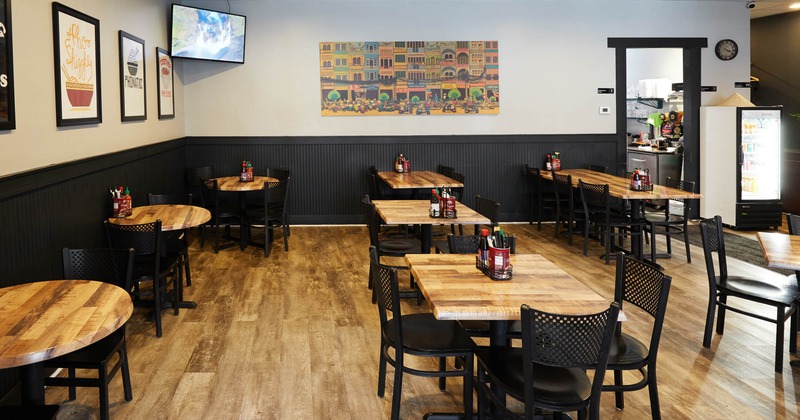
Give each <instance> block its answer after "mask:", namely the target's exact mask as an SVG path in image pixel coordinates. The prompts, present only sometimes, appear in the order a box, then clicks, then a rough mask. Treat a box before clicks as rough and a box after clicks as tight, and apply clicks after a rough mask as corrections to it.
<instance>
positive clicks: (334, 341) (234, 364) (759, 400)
mask: <svg viewBox="0 0 800 420" xmlns="http://www.w3.org/2000/svg"><path fill="white" fill-rule="evenodd" d="M503 228H504V229H505V230H506V231H507V232H509V233H511V234H515V235H517V237H518V241H517V252H518V253H541V254H543V255H545V256H546V257H547V258H549V259H550V260H551V261H553V262H555V263H556V264H557V265H559V266H560V267H562V268H563V269H564V270H566V271H567V272H569V273H570V274H572V275H573V276H574V277H576V278H578V279H579V280H581V281H583V282H584V283H585V284H587V285H588V286H589V287H591V288H592V289H594V290H595V291H597V292H598V293H600V294H601V295H603V296H608V297H609V299H611V298H612V297H613V289H614V264H613V263H612V264H611V265H608V266H607V265H605V264H604V263H603V261H602V260H600V259H598V258H597V256H598V255H599V254H601V252H602V249H601V247H600V246H599V245H597V244H596V243H593V244H591V246H590V248H589V256H588V257H585V256H583V255H582V253H581V250H582V248H581V240H580V238H578V237H576V238H575V242H574V245H573V246H569V245H567V243H566V240H565V239H564V238H562V239H559V240H555V241H554V240H553V239H552V229H553V225H545V226H544V227H543V229H542V231H541V232H537V231H536V229H535V226H529V225H527V224H525V225H516V224H515V225H507V226H503ZM193 235H194V232H193ZM192 238H193V242H192V274H193V285H192V286H191V287H189V288H187V289H186V298H188V299H192V300H195V301H197V303H198V307H197V309H195V310H181V312H180V315H178V316H174V315H172V312H171V311H164V336H163V337H162V338H156V336H155V329H154V326H153V323H152V322H151V321H149V320H148V319H147V312H146V311H145V310H144V309H141V308H137V309H136V311H135V312H134V316H133V318H131V320H130V321H129V324H128V325H129V326H128V350H129V354H130V368H131V376H132V382H133V396H134V399H133V401H131V402H125V400H124V398H123V393H122V387H121V380H120V379H119V378H115V380H114V381H113V383H112V387H111V392H110V401H111V414H112V417H113V418H134V419H145V418H148V419H149V418H158V419H161V418H207V419H238V418H241V419H272V418H274V419H348V418H352V419H382V418H388V415H389V411H390V405H391V372H392V370H391V368H390V369H389V373H390V374H389V378H388V381H389V384H388V386H387V395H386V397H385V398H383V399H381V398H378V397H377V395H376V386H377V372H378V346H379V325H378V314H377V310H376V307H375V306H374V305H373V304H372V303H370V292H369V291H368V290H367V287H366V284H367V270H368V264H367V262H368V259H367V247H368V238H367V231H366V228H365V227H360V226H346V227H293V228H292V236H291V238H290V247H291V250H290V251H289V252H284V251H283V249H282V241H281V240H280V239H281V238H280V235H278V240H277V241H276V242H275V244H274V245H273V248H272V255H271V256H270V257H269V258H264V256H263V251H262V250H260V249H257V248H253V247H250V248H248V249H247V250H246V251H245V252H240V251H239V250H238V248H230V249H227V250H224V251H221V252H220V253H219V254H214V253H213V252H212V251H211V250H210V247H209V244H208V243H207V244H206V247H205V249H200V247H199V241H198V240H197V238H196V236H192ZM673 250H674V251H675V258H673V259H671V260H663V261H659V262H661V263H662V264H663V265H664V267H665V271H666V272H667V273H668V274H670V275H672V276H673V283H672V291H671V296H670V300H669V307H668V310H667V315H666V321H665V326H664V333H663V337H662V341H661V348H660V351H659V360H658V361H659V369H658V373H659V378H658V383H659V393H660V396H661V407H662V414H663V416H664V418H667V419H681V418H702V419H721V418H746V419H753V418H778V419H782V418H798V416H800V410H799V409H798V396H799V395H800V369H794V370H793V369H792V368H791V367H790V366H789V360H790V357H789V354H788V338H787V343H786V345H785V349H786V353H785V354H786V356H785V358H784V371H783V374H782V375H781V374H776V373H774V371H773V354H774V337H775V333H774V328H773V327H772V326H771V324H767V323H765V322H760V321H757V320H753V319H751V318H747V317H744V316H741V315H738V314H734V313H730V314H729V315H728V317H727V322H726V329H725V335H724V337H723V336H720V335H715V336H714V339H713V341H712V347H711V349H704V348H703V347H702V345H701V343H702V336H703V331H702V330H703V319H704V316H705V308H706V303H707V293H708V286H707V279H706V273H705V265H704V262H703V256H702V251H701V250H700V249H698V248H693V249H692V257H693V263H692V264H687V263H686V259H685V253H684V252H683V246H682V244H679V245H675V246H674V247H673ZM729 264H730V266H731V269H732V270H743V271H747V272H750V273H752V274H756V275H757V274H758V273H763V272H764V271H765V270H763V269H761V268H757V267H754V266H751V265H748V264H744V263H739V262H738V261H730V263H729ZM626 309H628V308H627V307H626ZM403 310H404V311H406V312H413V311H425V310H427V308H426V307H425V305H424V304H423V305H422V306H419V307H418V306H416V305H414V304H412V303H410V302H409V303H407V304H405V303H404V307H403ZM628 310H629V309H628ZM771 312H772V311H769V313H771ZM630 316H631V318H632V319H631V320H630V321H628V322H626V325H625V328H626V330H627V331H628V332H632V333H633V334H635V335H640V336H642V337H647V336H648V334H649V324H647V323H645V322H642V321H641V319H642V318H640V321H637V320H636V317H635V313H631V314H630ZM787 328H788V325H787ZM787 335H788V334H787ZM647 340H649V339H647V338H643V341H645V342H648V341H647ZM794 358H795V357H794V356H792V359H794ZM419 363H421V362H417V364H419ZM608 376H609V377H610V376H611V375H608ZM403 386H404V388H403V400H402V408H401V411H400V412H401V417H402V418H404V419H420V418H422V416H423V415H424V414H425V413H426V412H429V411H442V410H443V411H453V410H458V409H459V406H460V404H461V396H460V394H461V391H460V389H461V384H460V383H459V382H458V381H457V380H449V381H448V386H447V391H446V392H441V391H439V390H438V387H437V384H436V380H435V379H430V378H419V377H413V376H406V379H405V380H404V384H403ZM66 395H67V394H66V389H63V388H51V389H48V391H47V402H48V403H60V402H62V401H64V400H65V399H66ZM76 404H77V405H78V406H80V405H85V406H90V407H94V408H95V409H96V407H98V402H97V392H96V390H93V389H80V390H79V391H78V400H77V401H76ZM649 410H650V405H649V399H648V393H647V391H646V390H643V391H638V392H631V393H628V394H626V407H625V409H624V410H621V411H618V410H616V409H615V408H614V401H613V395H611V394H604V395H603V398H602V415H603V418H613V419H642V418H647V417H649V415H650V411H649ZM76 411H80V410H76Z"/></svg>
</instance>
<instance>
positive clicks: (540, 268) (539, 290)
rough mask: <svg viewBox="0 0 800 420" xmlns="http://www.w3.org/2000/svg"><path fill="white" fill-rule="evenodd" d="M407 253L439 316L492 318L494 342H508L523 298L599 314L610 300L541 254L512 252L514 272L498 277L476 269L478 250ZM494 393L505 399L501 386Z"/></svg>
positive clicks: (541, 306)
mask: <svg viewBox="0 0 800 420" xmlns="http://www.w3.org/2000/svg"><path fill="white" fill-rule="evenodd" d="M405 258H406V263H407V264H408V267H409V269H410V270H411V272H412V274H413V275H414V279H415V280H416V282H417V285H419V288H420V290H421V291H422V294H423V295H425V299H426V300H427V301H428V304H429V305H430V306H431V308H432V309H433V315H434V316H435V317H436V319H449V320H488V321H489V325H490V327H489V331H490V337H489V345H490V346H491V347H505V346H506V330H507V328H508V321H511V320H519V319H520V306H522V304H523V303H524V304H528V305H529V306H530V307H532V308H536V309H538V310H542V311H547V312H552V313H562V314H586V313H598V312H602V311H605V310H606V309H608V306H609V304H610V300H609V299H607V298H604V297H603V296H600V295H598V294H597V293H596V292H595V291H593V290H592V289H590V288H588V287H587V286H586V285H584V284H583V283H581V282H580V281H578V280H577V279H575V278H574V277H572V276H570V275H569V274H567V273H566V272H565V271H564V270H562V269H561V268H559V267H558V266H557V265H555V264H553V263H552V262H551V261H550V260H548V259H547V258H545V257H543V256H541V255H539V254H516V255H512V256H511V265H512V266H513V272H514V275H513V277H512V278H511V279H510V280H499V281H496V280H492V279H490V278H489V277H487V276H485V275H484V274H483V273H482V272H480V271H478V269H477V268H475V255H464V254H407V255H406V257H405ZM620 320H622V314H620ZM492 392H494V393H495V394H496V396H497V397H498V398H500V399H501V400H502V399H504V398H505V394H504V393H503V392H502V391H501V390H500V389H499V388H498V389H493V391H492ZM461 417H462V416H461V415H460V414H459V413H428V414H426V415H425V417H424V418H425V419H426V420H434V419H436V420H443V419H460V418H461Z"/></svg>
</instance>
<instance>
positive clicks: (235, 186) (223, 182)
mask: <svg viewBox="0 0 800 420" xmlns="http://www.w3.org/2000/svg"><path fill="white" fill-rule="evenodd" d="M214 179H216V180H217V188H219V190H220V191H239V192H247V191H259V190H263V189H264V188H269V185H268V184H271V183H275V184H277V183H278V182H280V180H279V179H278V178H273V177H270V176H254V177H253V180H252V181H248V182H242V181H240V180H239V177H238V176H222V177H219V178H214Z"/></svg>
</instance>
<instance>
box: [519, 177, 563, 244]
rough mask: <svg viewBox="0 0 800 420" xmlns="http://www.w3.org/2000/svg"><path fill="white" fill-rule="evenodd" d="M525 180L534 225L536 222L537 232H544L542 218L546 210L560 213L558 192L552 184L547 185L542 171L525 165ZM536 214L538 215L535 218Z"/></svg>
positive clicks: (531, 221)
mask: <svg viewBox="0 0 800 420" xmlns="http://www.w3.org/2000/svg"><path fill="white" fill-rule="evenodd" d="M525 178H526V179H527V181H528V182H527V183H528V195H529V196H530V199H531V219H530V223H531V224H532V223H533V221H534V219H535V220H536V230H542V217H543V213H544V211H545V210H550V211H553V212H557V211H558V204H557V202H558V201H557V200H558V199H557V198H556V192H555V189H554V187H553V184H552V183H551V182H548V183H545V182H544V180H543V178H542V175H541V170H540V169H539V168H531V167H530V166H528V165H525ZM534 214H535V215H536V216H535V218H534Z"/></svg>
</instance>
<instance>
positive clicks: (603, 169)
mask: <svg viewBox="0 0 800 420" xmlns="http://www.w3.org/2000/svg"><path fill="white" fill-rule="evenodd" d="M587 168H588V169H589V170H590V171H595V172H602V173H604V174H606V173H608V167H606V166H603V165H595V164H593V163H590V164H589V165H588V166H587Z"/></svg>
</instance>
